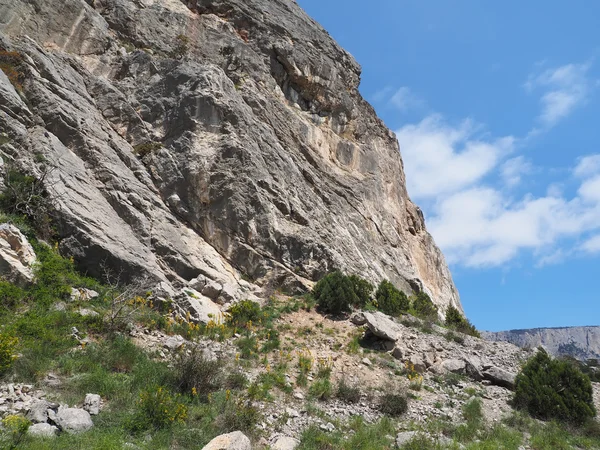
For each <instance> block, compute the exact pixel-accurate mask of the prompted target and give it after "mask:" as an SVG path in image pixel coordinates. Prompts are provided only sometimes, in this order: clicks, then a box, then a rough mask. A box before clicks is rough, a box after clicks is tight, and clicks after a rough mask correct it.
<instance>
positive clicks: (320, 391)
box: [308, 378, 332, 400]
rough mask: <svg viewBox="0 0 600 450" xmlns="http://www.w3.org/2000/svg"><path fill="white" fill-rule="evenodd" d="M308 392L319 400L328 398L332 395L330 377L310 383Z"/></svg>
mask: <svg viewBox="0 0 600 450" xmlns="http://www.w3.org/2000/svg"><path fill="white" fill-rule="evenodd" d="M308 393H309V394H310V395H312V396H313V397H314V398H316V399H318V400H327V399H329V398H330V397H331V394H332V387H331V381H329V379H328V378H319V379H318V380H316V381H315V382H314V383H313V384H311V385H310V388H309V390H308Z"/></svg>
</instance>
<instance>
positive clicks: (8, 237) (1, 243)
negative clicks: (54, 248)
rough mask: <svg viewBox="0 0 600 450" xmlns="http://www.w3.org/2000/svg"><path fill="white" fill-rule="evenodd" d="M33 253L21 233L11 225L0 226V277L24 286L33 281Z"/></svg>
mask: <svg viewBox="0 0 600 450" xmlns="http://www.w3.org/2000/svg"><path fill="white" fill-rule="evenodd" d="M34 262H35V251H34V250H33V247H32V246H31V244H30V243H29V241H27V238H26V237H25V236H24V235H23V233H21V231H20V230H19V229H18V228H17V227H15V226H14V225H12V224H9V223H3V224H0V277H2V278H4V279H5V280H7V281H10V282H11V283H15V284H19V285H26V284H28V283H31V282H32V281H33V270H32V266H33V263H34Z"/></svg>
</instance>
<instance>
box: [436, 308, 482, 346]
mask: <svg viewBox="0 0 600 450" xmlns="http://www.w3.org/2000/svg"><path fill="white" fill-rule="evenodd" d="M445 324H446V326H447V327H449V328H451V329H453V330H456V331H458V332H460V333H464V334H468V335H470V336H474V337H478V338H480V337H481V335H480V334H479V331H477V328H475V325H473V324H472V323H471V322H470V321H469V320H468V319H467V318H466V317H465V316H463V315H462V314H461V313H460V311H459V310H458V309H456V308H455V307H454V306H452V305H450V306H449V307H448V310H447V311H446V320H445Z"/></svg>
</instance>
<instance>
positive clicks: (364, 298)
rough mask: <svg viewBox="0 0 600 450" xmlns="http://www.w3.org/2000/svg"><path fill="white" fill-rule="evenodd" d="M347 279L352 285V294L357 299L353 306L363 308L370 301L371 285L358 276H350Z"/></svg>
mask: <svg viewBox="0 0 600 450" xmlns="http://www.w3.org/2000/svg"><path fill="white" fill-rule="evenodd" d="M348 279H349V280H350V282H351V283H352V287H353V289H354V293H355V294H356V297H357V299H356V303H355V306H358V307H359V308H362V307H364V306H365V305H366V304H367V303H369V302H370V301H371V294H372V293H373V285H372V284H371V283H369V282H368V281H367V280H365V279H364V278H361V277H359V276H358V275H350V276H349V277H348Z"/></svg>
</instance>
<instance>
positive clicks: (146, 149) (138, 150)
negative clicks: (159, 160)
mask: <svg viewBox="0 0 600 450" xmlns="http://www.w3.org/2000/svg"><path fill="white" fill-rule="evenodd" d="M161 148H163V145H162V144H161V143H160V142H145V143H143V144H138V145H134V146H133V153H135V154H136V155H138V156H139V157H141V158H143V157H144V156H146V155H149V154H151V153H155V152H157V151H159V150H160V149H161Z"/></svg>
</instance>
